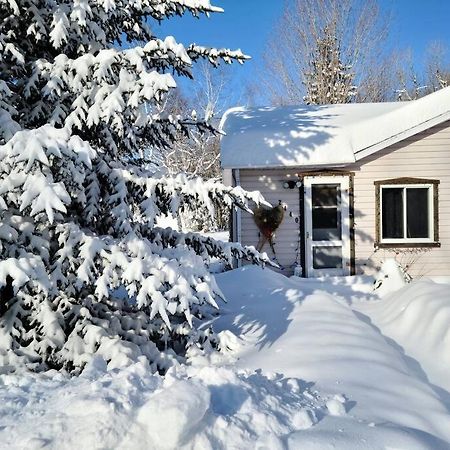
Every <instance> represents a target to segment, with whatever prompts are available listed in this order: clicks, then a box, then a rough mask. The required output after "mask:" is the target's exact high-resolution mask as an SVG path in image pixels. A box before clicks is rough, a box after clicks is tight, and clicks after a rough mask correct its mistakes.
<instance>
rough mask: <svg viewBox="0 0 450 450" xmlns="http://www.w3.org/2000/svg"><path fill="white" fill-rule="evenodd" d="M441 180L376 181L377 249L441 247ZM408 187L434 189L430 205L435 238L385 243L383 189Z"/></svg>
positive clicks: (398, 179)
mask: <svg viewBox="0 0 450 450" xmlns="http://www.w3.org/2000/svg"><path fill="white" fill-rule="evenodd" d="M439 183H440V181H439V180H431V179H424V178H409V177H404V178H393V179H388V180H379V181H374V185H375V243H374V246H375V247H377V248H426V247H440V246H441V244H440V242H439ZM395 185H398V186H399V187H400V186H406V187H407V186H408V185H418V186H420V185H424V187H425V186H426V185H428V186H431V188H432V189H433V192H432V199H433V201H432V202H431V204H430V205H429V208H430V207H431V208H432V211H431V213H432V215H433V238H432V242H413V241H411V242H408V238H403V239H401V240H399V242H389V243H388V242H383V241H382V238H381V228H382V224H381V188H382V187H384V186H395Z"/></svg>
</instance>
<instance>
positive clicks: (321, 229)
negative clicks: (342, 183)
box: [311, 184, 341, 241]
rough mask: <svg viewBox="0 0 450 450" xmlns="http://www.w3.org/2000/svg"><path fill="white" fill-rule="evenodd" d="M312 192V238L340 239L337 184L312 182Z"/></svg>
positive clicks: (339, 193) (321, 239)
mask: <svg viewBox="0 0 450 450" xmlns="http://www.w3.org/2000/svg"><path fill="white" fill-rule="evenodd" d="M311 190H312V192H311V194H312V238H313V240H314V241H329V240H340V239H341V211H340V200H341V199H340V196H341V192H340V189H339V185H338V184H314V185H312V188H311Z"/></svg>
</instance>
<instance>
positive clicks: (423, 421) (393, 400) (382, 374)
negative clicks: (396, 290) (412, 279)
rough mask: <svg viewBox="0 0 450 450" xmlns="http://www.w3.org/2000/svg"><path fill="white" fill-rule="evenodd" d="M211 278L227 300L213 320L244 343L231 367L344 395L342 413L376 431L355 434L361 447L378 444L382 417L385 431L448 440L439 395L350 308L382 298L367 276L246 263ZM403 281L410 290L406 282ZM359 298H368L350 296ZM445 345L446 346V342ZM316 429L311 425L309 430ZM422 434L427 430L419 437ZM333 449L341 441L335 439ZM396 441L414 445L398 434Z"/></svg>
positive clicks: (447, 419)
mask: <svg viewBox="0 0 450 450" xmlns="http://www.w3.org/2000/svg"><path fill="white" fill-rule="evenodd" d="M217 279H218V282H219V285H220V287H221V289H222V290H223V292H224V293H225V295H226V296H227V298H229V299H230V301H229V304H228V305H227V306H226V308H227V311H226V313H225V314H224V315H222V316H221V318H219V319H218V321H217V322H216V324H215V326H216V328H218V329H222V328H223V329H225V328H231V330H232V331H233V332H234V333H235V334H237V335H241V336H242V338H243V340H244V342H246V345H245V346H244V348H243V349H242V350H241V352H240V355H239V356H240V360H239V362H238V366H240V367H250V368H262V369H263V370H267V371H270V370H276V371H278V372H280V373H283V374H285V375H287V376H291V377H297V378H301V379H304V380H306V381H307V382H312V383H315V385H316V386H317V387H318V388H319V389H320V390H321V392H327V393H330V394H345V396H346V398H347V399H348V404H349V405H352V407H351V409H350V411H349V415H351V416H352V417H353V419H356V421H357V422H358V423H365V424H366V426H367V427H369V426H370V425H374V426H375V428H377V429H378V431H379V433H376V431H374V430H370V436H369V435H366V434H363V436H364V438H367V439H369V441H370V442H371V444H370V446H369V445H368V446H367V448H384V447H379V446H377V445H378V444H377V445H375V443H374V442H375V441H373V439H375V437H376V436H377V437H376V439H381V441H380V442H382V441H383V440H382V439H384V438H385V434H384V431H385V430H383V426H384V424H386V423H389V424H390V425H389V427H390V429H391V430H394V429H395V430H396V431H397V432H399V433H401V434H402V433H406V434H408V435H409V436H410V438H412V436H415V438H417V439H418V442H433V445H431V444H430V447H429V448H440V446H441V448H447V447H448V445H449V444H445V445H444V444H442V443H441V440H442V441H443V442H450V415H449V413H448V408H447V407H446V405H445V404H444V401H445V399H444V398H442V397H441V396H440V395H439V393H438V392H437V391H436V390H435V389H434V388H433V386H431V385H430V384H429V383H427V382H426V381H425V380H423V379H422V378H421V377H418V376H417V374H416V372H415V371H414V370H413V369H412V368H411V367H410V365H409V363H408V361H407V360H405V358H404V354H403V352H402V351H401V349H400V348H399V347H398V346H397V345H393V343H392V342H391V341H390V340H388V339H386V338H385V337H384V336H383V335H382V334H381V333H380V332H379V330H378V329H377V328H376V327H375V326H374V325H373V324H372V323H371V320H370V318H369V317H367V316H365V315H363V314H361V313H360V312H358V311H354V310H353V309H352V308H353V306H352V304H358V305H365V304H366V305H369V306H370V305H378V304H379V305H380V308H382V306H381V302H383V301H388V300H381V301H380V300H378V298H377V297H375V296H374V297H372V298H371V299H370V297H369V296H368V294H367V287H369V286H371V284H372V283H371V282H370V281H369V279H366V280H364V279H363V278H360V279H359V280H358V278H356V280H355V281H359V282H361V284H358V282H355V283H354V284H348V283H347V280H348V279H345V278H344V279H332V278H331V279H329V280H328V281H326V282H325V281H321V280H302V279H295V278H291V279H286V278H284V277H283V276H281V275H279V274H276V273H274V272H271V271H268V270H266V271H263V270H261V269H257V268H254V267H245V268H243V269H240V270H239V271H234V272H232V273H225V274H223V275H220V276H218V277H217ZM409 287H410V288H411V289H414V287H413V285H410V286H409ZM441 288H442V286H441ZM406 289H407V288H406ZM443 289H445V287H444V288H443ZM425 291H426V292H427V294H426V295H427V296H440V297H441V298H442V295H444V291H443V290H441V291H440V292H439V293H438V292H437V291H432V290H429V289H428V290H427V289H425ZM406 295H407V294H406ZM444 298H446V297H444ZM367 299H370V300H371V301H369V302H358V300H367ZM349 303H350V304H349ZM374 307H375V306H374ZM422 309H423V310H424V318H425V321H426V323H428V324H429V325H430V326H431V324H430V323H429V322H428V320H427V319H430V320H432V315H431V316H430V315H426V314H425V311H426V310H427V305H426V304H425V303H423V304H422ZM442 320H443V322H444V323H445V320H447V322H446V323H447V327H448V325H449V323H450V321H449V320H448V319H444V318H442ZM436 331H437V332H438V329H437V330H436ZM445 345H446V346H447V349H448V350H450V347H449V346H448V343H447V344H445ZM430 348H431V347H430ZM448 350H447V351H448ZM435 356H438V355H437V354H436V353H435ZM441 361H442V364H441V367H442V371H443V372H444V373H446V375H447V377H448V378H449V379H450V366H449V365H445V361H444V360H441ZM448 406H450V405H448ZM346 423H347V425H346V428H345V429H346V431H347V432H348V433H349V436H353V438H355V436H360V437H361V434H360V432H361V430H359V431H357V428H358V427H359V425H357V427H356V428H354V427H353V425H355V423H353V422H350V421H348V420H347V422H346ZM327 424H329V426H330V427H331V428H332V429H334V430H335V431H336V429H335V428H334V425H333V423H331V421H329V420H325V421H324V423H323V424H321V427H323V430H322V431H324V430H325V429H327V428H326V427H327V426H328V425H327ZM378 427H381V428H378ZM318 429H319V428H317V427H315V428H314V430H315V431H314V433H316V432H317V433H318V432H319V431H317V430H318ZM328 431H329V432H331V433H332V431H330V430H328ZM424 436H428V437H427V438H426V439H425V441H422V439H424ZM434 438H437V441H436V442H434V441H433V439H434ZM302 439H303V438H302ZM427 439H428V440H427ZM299 442H300V441H296V443H297V444H298V443H299ZM301 442H302V445H303V441H301ZM337 442H338V441H337ZM339 442H340V441H339ZM399 442H402V441H399ZM339 445H340V444H339ZM297 448H298V447H297ZM302 448H309V447H302ZM317 448H322V447H317ZM338 448H348V447H346V446H345V445H344V444H342V446H339V447H338ZM400 448H414V447H412V446H411V445H410V444H408V445H406V441H405V442H403V444H402V445H400Z"/></svg>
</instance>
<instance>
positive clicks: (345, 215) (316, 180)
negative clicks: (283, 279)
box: [303, 174, 353, 277]
mask: <svg viewBox="0 0 450 450" xmlns="http://www.w3.org/2000/svg"><path fill="white" fill-rule="evenodd" d="M314 184H339V185H340V192H341V195H340V203H339V206H340V212H341V240H336V241H325V240H324V241H313V240H312V195H311V194H312V185H314ZM303 188H304V198H303V216H304V227H303V228H304V236H303V242H304V249H305V252H304V255H305V260H304V263H305V265H304V273H305V276H306V277H321V276H347V275H351V274H352V272H353V270H352V239H353V226H352V220H351V216H352V211H351V210H352V205H351V200H352V198H351V188H352V179H351V175H350V174H324V175H319V174H315V175H314V174H311V175H306V174H305V175H304V177H303ZM313 242H321V243H322V246H327V244H328V245H329V246H333V244H334V245H339V246H341V247H342V268H340V269H314V267H313V247H314V244H313Z"/></svg>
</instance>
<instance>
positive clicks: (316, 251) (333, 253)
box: [313, 247, 342, 269]
mask: <svg viewBox="0 0 450 450" xmlns="http://www.w3.org/2000/svg"><path fill="white" fill-rule="evenodd" d="M313 266H314V269H342V247H313Z"/></svg>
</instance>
